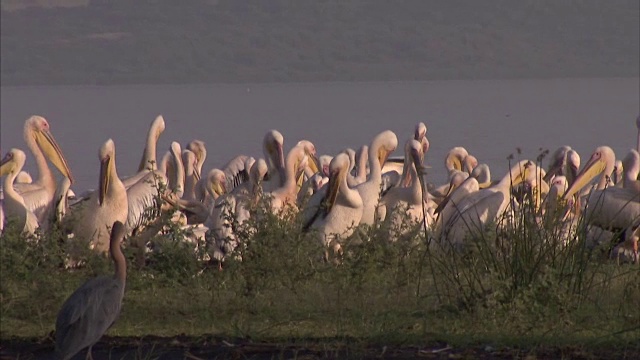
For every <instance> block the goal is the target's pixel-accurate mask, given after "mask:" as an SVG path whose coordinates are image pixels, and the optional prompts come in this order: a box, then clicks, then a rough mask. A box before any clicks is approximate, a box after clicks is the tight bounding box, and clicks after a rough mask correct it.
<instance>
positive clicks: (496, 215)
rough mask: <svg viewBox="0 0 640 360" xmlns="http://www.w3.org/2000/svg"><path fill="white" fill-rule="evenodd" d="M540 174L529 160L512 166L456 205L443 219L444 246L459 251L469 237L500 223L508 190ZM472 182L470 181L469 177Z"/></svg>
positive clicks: (508, 202) (506, 204)
mask: <svg viewBox="0 0 640 360" xmlns="http://www.w3.org/2000/svg"><path fill="white" fill-rule="evenodd" d="M539 174H540V172H539V170H538V167H537V166H536V165H535V164H534V163H532V162H531V161H529V160H522V161H520V162H518V163H517V164H516V165H515V166H513V167H512V168H511V169H510V170H509V172H508V173H507V174H506V175H505V176H504V177H503V178H502V180H500V182H498V183H497V184H496V185H494V186H491V187H489V188H486V189H483V190H479V191H476V192H474V193H471V194H469V195H468V196H466V197H465V198H463V199H462V200H461V201H460V202H459V203H458V204H457V211H455V212H454V213H453V214H452V215H451V216H450V217H449V219H444V218H443V225H442V226H443V228H442V238H441V239H440V240H441V241H445V244H441V245H444V246H453V248H454V249H457V250H459V249H460V247H461V246H463V244H464V242H465V240H466V238H467V237H468V236H474V235H480V236H481V234H482V232H483V231H484V228H485V226H486V225H487V224H489V223H492V222H495V223H496V224H498V223H499V222H500V221H501V218H502V215H503V214H504V213H505V211H506V210H507V208H508V206H509V204H510V200H511V188H512V186H516V185H518V184H520V183H522V182H523V181H525V180H526V179H530V178H535V177H537V175H539ZM470 178H471V177H470Z"/></svg>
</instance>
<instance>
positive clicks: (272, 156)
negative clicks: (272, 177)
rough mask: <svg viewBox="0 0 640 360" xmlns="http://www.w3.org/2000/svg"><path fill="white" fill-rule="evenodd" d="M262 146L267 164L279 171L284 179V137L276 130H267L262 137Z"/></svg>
mask: <svg viewBox="0 0 640 360" xmlns="http://www.w3.org/2000/svg"><path fill="white" fill-rule="evenodd" d="M262 146H263V149H264V157H265V159H267V162H268V163H267V165H269V167H270V168H271V169H276V171H278V172H279V173H280V179H281V180H282V181H284V177H285V176H284V137H283V136H282V134H281V133H280V132H279V131H278V130H269V131H268V132H267V133H266V134H265V136H264V139H263V142H262Z"/></svg>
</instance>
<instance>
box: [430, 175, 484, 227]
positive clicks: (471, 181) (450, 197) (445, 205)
mask: <svg viewBox="0 0 640 360" xmlns="http://www.w3.org/2000/svg"><path fill="white" fill-rule="evenodd" d="M463 173H464V174H466V173H465V172H463ZM454 181H457V180H456V178H452V179H451V185H450V186H449V192H448V193H447V195H446V196H445V198H444V199H443V200H442V202H441V203H440V205H438V207H437V208H436V210H435V213H436V214H437V217H436V221H435V226H434V236H435V238H436V239H440V238H441V236H442V231H443V224H447V223H448V222H449V219H451V217H452V216H454V215H455V214H458V213H460V210H461V208H460V207H459V205H460V204H463V201H464V198H466V197H467V196H468V195H469V194H472V193H475V192H476V191H478V190H480V185H479V184H478V179H476V178H475V177H473V176H467V177H466V178H465V179H464V180H463V181H462V182H461V183H460V185H457V186H455V185H454Z"/></svg>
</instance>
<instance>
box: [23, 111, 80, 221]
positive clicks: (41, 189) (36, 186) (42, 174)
mask: <svg viewBox="0 0 640 360" xmlns="http://www.w3.org/2000/svg"><path fill="white" fill-rule="evenodd" d="M24 140H25V142H26V143H27V147H28V148H29V150H31V153H32V154H33V157H34V158H35V160H36V164H37V166H38V177H37V178H36V181H34V182H32V183H19V184H13V187H14V189H15V190H16V192H17V193H18V194H20V195H21V196H22V198H23V199H24V203H25V205H26V206H27V209H28V210H29V211H31V212H33V213H34V214H35V215H36V217H37V219H38V222H43V221H45V220H46V210H47V208H48V207H49V205H50V204H51V200H52V199H53V195H54V194H55V192H56V179H55V177H54V176H53V173H52V172H51V169H49V166H47V159H49V161H51V163H52V164H53V165H54V166H55V167H56V168H58V170H60V172H61V173H62V175H64V176H65V177H67V178H69V180H70V181H71V183H73V176H72V175H71V170H69V165H68V164H67V160H66V159H65V158H64V156H63V155H62V150H60V146H58V143H57V142H56V140H55V139H54V137H53V135H52V134H51V132H50V128H49V123H48V122H47V120H46V119H45V118H43V117H41V116H37V115H34V116H32V117H30V118H28V119H27V120H26V121H25V123H24Z"/></svg>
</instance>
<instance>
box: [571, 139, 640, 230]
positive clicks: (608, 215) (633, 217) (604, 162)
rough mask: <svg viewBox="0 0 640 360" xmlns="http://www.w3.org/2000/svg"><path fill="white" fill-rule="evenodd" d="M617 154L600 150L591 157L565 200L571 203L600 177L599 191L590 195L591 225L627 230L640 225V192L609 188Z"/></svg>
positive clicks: (630, 189) (599, 148)
mask: <svg viewBox="0 0 640 360" xmlns="http://www.w3.org/2000/svg"><path fill="white" fill-rule="evenodd" d="M614 163H615V153H614V152H613V150H612V149H611V148H610V147H608V146H600V147H598V148H596V150H595V151H594V152H593V154H592V155H591V158H590V159H589V161H588V162H587V163H586V164H585V167H584V168H583V169H582V171H580V173H579V174H578V176H577V177H576V180H575V182H574V183H573V184H572V185H571V186H570V187H569V189H568V190H567V192H566V193H565V194H564V196H563V198H564V199H565V200H566V199H570V198H571V197H572V196H573V195H574V194H576V193H577V192H578V191H579V190H580V189H582V188H583V187H584V186H585V185H586V184H587V183H589V182H590V181H591V180H592V179H594V178H595V177H596V176H598V175H600V179H599V180H598V183H597V186H596V188H595V190H593V191H591V192H590V193H589V195H587V199H586V207H587V209H586V212H585V213H584V215H585V216H586V217H585V219H586V221H587V223H589V224H591V225H596V226H599V227H602V228H604V229H618V230H622V229H627V228H628V227H629V226H632V225H633V226H637V225H638V224H639V223H640V192H638V191H635V190H634V189H632V188H628V187H627V188H618V187H614V186H609V179H610V176H611V173H612V172H613V167H614Z"/></svg>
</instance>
